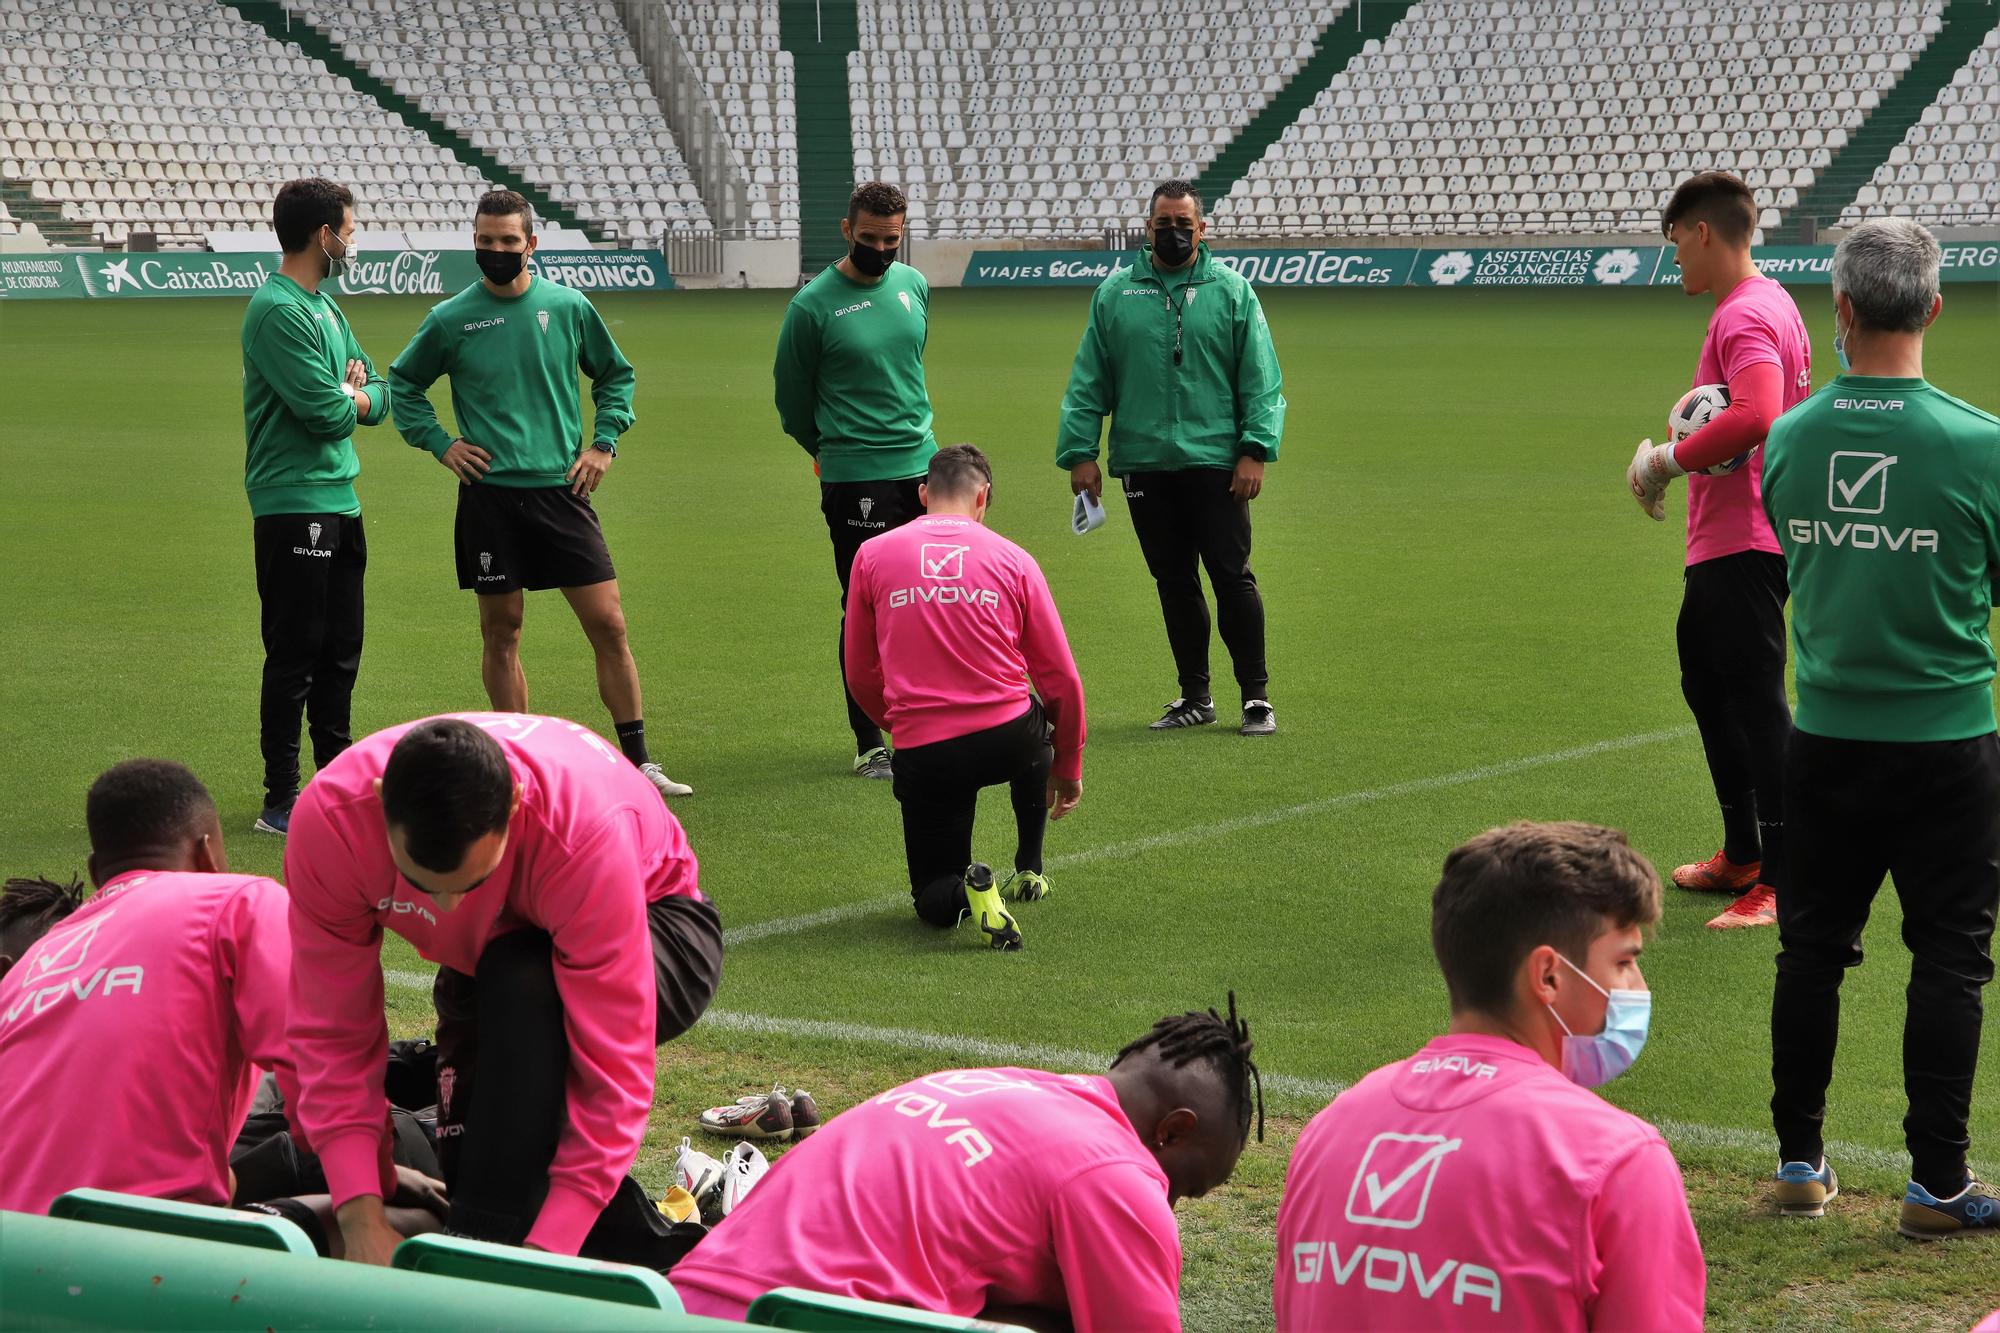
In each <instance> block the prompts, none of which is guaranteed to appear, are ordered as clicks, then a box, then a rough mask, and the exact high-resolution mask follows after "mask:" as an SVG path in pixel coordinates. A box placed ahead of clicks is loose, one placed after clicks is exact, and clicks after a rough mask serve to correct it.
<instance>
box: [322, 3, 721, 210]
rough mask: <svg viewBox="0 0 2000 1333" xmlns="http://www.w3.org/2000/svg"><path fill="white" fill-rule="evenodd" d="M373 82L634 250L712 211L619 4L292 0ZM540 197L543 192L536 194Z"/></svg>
mask: <svg viewBox="0 0 2000 1333" xmlns="http://www.w3.org/2000/svg"><path fill="white" fill-rule="evenodd" d="M285 7H286V9H287V10H289V11H290V12H291V13H292V14H293V15H295V16H297V17H298V18H299V19H301V20H303V21H304V22H306V23H309V24H311V25H312V26H313V27H314V28H316V29H318V30H319V31H320V32H322V33H324V34H325V36H326V37H327V38H329V39H330V40H331V41H332V42H334V43H335V44H336V45H338V46H339V47H341V48H342V49H343V51H344V52H345V53H346V54H347V55H348V57H349V58H351V59H353V60H354V61H355V62H356V64H358V65H359V66H360V67H361V68H362V69H364V70H366V71H367V73H368V74H369V75H370V76H372V77H373V78H376V79H379V80H381V81H382V83H384V84H385V85H387V86H388V87H389V88H390V89H392V90H393V91H394V93H396V94H397V95H399V96H401V97H405V98H408V99H409V100H410V101H411V102H413V103H415V104H416V105H417V106H419V107H421V108H422V109H423V110H424V111H425V112H427V113H429V114H430V115H432V116H435V117H436V118H437V119H438V120H439V121H441V122H443V123H444V124H445V125H447V126H449V127H450V128H451V130H453V131H454V132H456V133H457V134H459V135H462V136H463V137H464V138H465V139H466V140H467V141H469V142H470V143H471V144H473V145H475V146H476V147H477V148H479V149H480V150H482V151H484V152H486V153H490V154H491V155H492V156H493V157H494V158H495V159H496V160H498V161H499V162H500V163H502V164H503V165H505V166H506V167H507V168H508V169H509V170H511V171H514V172H517V173H519V175H520V176H522V177H523V178H525V179H526V180H528V181H530V182H532V183H533V184H534V186H535V187H536V188H537V189H538V190H540V191H542V192H544V193H546V195H547V196H548V197H549V198H551V199H553V200H554V201H556V203H558V204H559V205H561V206H562V207H563V208H564V209H567V210H568V211H569V212H571V213H573V214H574V216H575V217H576V219H577V220H578V221H579V222H580V223H581V224H582V225H583V226H584V227H585V228H586V229H589V230H594V231H597V232H600V233H601V234H602V235H603V236H604V237H605V238H606V239H612V240H617V241H620V242H622V243H624V244H627V245H632V244H650V243H654V242H657V241H658V239H659V238H660V236H661V235H662V233H664V232H665V231H666V230H667V229H668V228H670V227H675V228H687V229H691V230H705V229H707V228H708V227H709V225H710V224H709V218H708V209H707V207H706V205H704V204H703V202H702V199H701V194H700V192H699V191H698V190H697V189H696V188H695V184H694V180H693V177H692V176H691V175H690V173H689V171H688V166H687V162H686V161H685V160H684V159H683V158H682V156H681V152H680V149H679V148H678V147H677V146H676V145H675V142H674V135H673V131H672V129H671V128H669V126H668V124H667V118H666V114H665V112H664V111H662V110H661V107H660V102H659V99H658V98H657V97H655V96H654V94H653V90H652V88H651V86H650V85H649V84H648V83H647V80H646V75H645V71H644V69H643V67H642V66H641V65H640V62H639V57H638V53H637V52H636V51H635V50H634V49H633V46H632V39H631V37H630V35H629V34H628V33H627V32H626V29H625V25H624V23H623V22H622V21H621V20H620V19H619V17H618V13H617V11H616V10H615V9H614V8H613V7H612V6H611V4H610V3H609V0H587V2H584V3H578V2H577V0H565V3H562V4H556V3H553V2H552V0H339V2H338V3H335V2H334V0H286V6H285ZM531 197H532V196H531Z"/></svg>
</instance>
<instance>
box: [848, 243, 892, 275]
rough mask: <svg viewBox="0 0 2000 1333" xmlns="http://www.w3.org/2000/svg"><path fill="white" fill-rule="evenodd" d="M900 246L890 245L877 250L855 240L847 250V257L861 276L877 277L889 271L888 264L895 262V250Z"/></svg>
mask: <svg viewBox="0 0 2000 1333" xmlns="http://www.w3.org/2000/svg"><path fill="white" fill-rule="evenodd" d="M899 248H900V247H898V246H894V245H892V246H890V247H889V248H888V249H887V250H877V249H876V248H875V247H874V246H872V245H863V244H862V243H861V242H859V241H856V242H855V243H854V245H853V247H852V248H850V249H849V250H848V252H847V257H848V259H849V260H851V261H852V262H853V264H854V267H855V268H856V269H858V270H860V272H861V275H862V276H863V277H868V278H879V277H881V276H882V275H883V274H884V273H887V272H888V271H889V265H891V264H893V263H895V262H896V251H897V250H898V249H899Z"/></svg>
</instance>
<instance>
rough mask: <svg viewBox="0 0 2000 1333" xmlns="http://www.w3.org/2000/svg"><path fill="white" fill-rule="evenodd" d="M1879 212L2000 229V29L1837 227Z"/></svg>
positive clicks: (1963, 68) (1933, 222)
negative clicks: (1994, 224)
mask: <svg viewBox="0 0 2000 1333" xmlns="http://www.w3.org/2000/svg"><path fill="white" fill-rule="evenodd" d="M1882 212H1891V213H1897V214H1900V215H1902V216H1904V217H1912V218H1915V219H1917V220H1918V221H1919V222H1923V223H1926V224H1930V225H1938V224H1945V225H1955V224H1967V223H1986V224H1991V223H1996V222H2000V28H1995V29H1994V30H1993V31H1992V32H1989V33H1988V34H1987V35H1986V40H1985V41H1984V42H1983V43H1982V44H1981V45H1980V47H1979V49H1978V50H1976V51H1974V52H1973V53H1972V58H1971V59H1970V60H1969V61H1967V62H1966V63H1965V64H1964V65H1963V66H1961V67H1960V69H1959V71H1958V73H1957V75H1956V76H1954V77H1953V79H1952V81H1951V83H1950V84H1949V85H1948V86H1946V87H1945V88H1944V90H1943V91H1942V92H1940V93H1939V94H1938V98H1937V100H1936V101H1935V102H1932V103H1931V104H1930V105H1929V106H1928V107H1926V108H1925V109H1924V112H1923V115H1922V116H1921V117H1920V118H1919V119H1918V121H1917V123H1916V124H1914V125H1912V126H1911V127H1910V130H1909V133H1908V134H1906V135H1905V136H1904V137H1903V141H1902V142H1901V143H1900V144H1898V145H1896V147H1895V148H1893V149H1891V150H1890V152H1889V157H1888V160H1887V161H1885V162H1883V163H1882V165H1881V166H1879V167H1877V168H1876V169H1875V174H1874V178H1873V179H1872V180H1871V181H1870V182H1869V183H1868V184H1866V185H1864V186H1862V187H1861V190H1860V192H1859V193H1858V194H1857V195H1856V196H1855V198H1854V202H1853V203H1851V204H1849V205H1848V206H1847V208H1846V209H1845V210H1843V211H1842V213H1841V215H1840V222H1841V225H1842V226H1851V225H1853V224H1854V223H1856V222H1859V221H1860V220H1861V219H1862V218H1864V217H1867V216H1869V215H1871V214H1876V213H1882Z"/></svg>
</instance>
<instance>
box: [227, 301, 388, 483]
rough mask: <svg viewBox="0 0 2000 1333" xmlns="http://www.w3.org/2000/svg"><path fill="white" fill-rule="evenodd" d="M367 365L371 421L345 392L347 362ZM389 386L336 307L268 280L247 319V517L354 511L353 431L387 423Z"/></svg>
mask: <svg viewBox="0 0 2000 1333" xmlns="http://www.w3.org/2000/svg"><path fill="white" fill-rule="evenodd" d="M357 360H358V361H362V362H366V363H367V365H368V386H367V388H366V389H365V390H363V392H365V393H366V394H367V395H368V415H367V416H365V417H364V416H358V415H357V414H356V412H355V405H356V404H355V400H354V399H352V398H349V397H348V396H347V395H346V394H344V393H342V392H341V389H340V386H341V385H342V384H343V383H344V382H345V381H346V379H347V363H348V362H349V361H357ZM388 413H389V385H388V383H387V382H386V381H385V380H384V379H383V378H382V377H381V376H380V375H378V374H376V373H375V365H374V363H373V362H371V361H369V360H368V354H367V353H366V352H364V351H362V350H361V344H360V343H358V342H356V341H355V340H354V330H352V329H350V328H348V327H347V320H346V319H345V318H343V317H342V316H341V313H340V307H339V306H337V305H335V304H334V303H333V298H332V297H330V296H327V295H326V294H325V293H323V292H309V291H307V290H306V289H305V288H303V287H301V286H299V285H298V284H297V283H296V282H293V281H292V280H291V279H290V278H288V277H286V276H285V275H284V274H282V273H279V274H275V275H273V276H272V277H271V279H270V280H269V281H267V282H266V283H265V284H264V285H263V286H262V287H259V288H258V289H257V293H256V295H254V296H252V297H251V298H250V307H249V309H247V310H245V311H244V312H243V434H244V438H245V440H246V448H245V450H244V456H243V488H244V489H245V490H247V491H248V492H249V493H250V512H251V514H253V515H254V516H256V517H258V518H263V517H265V516H266V515H268V514H358V513H360V512H361V501H360V499H359V498H357V497H356V496H355V494H354V479H355V478H356V477H358V476H360V475H361V460H360V458H358V457H357V456H356V455H355V453H354V438H353V437H354V427H355V426H356V425H362V426H374V425H378V424H380V423H381V422H382V421H384V420H385V419H387V417H388Z"/></svg>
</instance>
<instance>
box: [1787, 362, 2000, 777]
mask: <svg viewBox="0 0 2000 1333" xmlns="http://www.w3.org/2000/svg"><path fill="white" fill-rule="evenodd" d="M1764 512H1765V513H1767V514H1769V515H1770V517H1771V527H1772V528H1773V529H1774V530H1775V531H1776V532H1777V534H1778V542H1779V544H1780V545H1781V546H1783V547H1784V548H1785V567H1786V570H1787V572H1788V574H1789V577H1790V580H1791V587H1792V644H1793V647H1794V648H1795V650H1796V651H1797V655H1798V687H1799V711H1798V717H1797V722H1798V727H1799V730H1800V731H1803V732H1808V733H1810V734H1811V735H1814V736H1829V737H1833V738H1835V739H1839V740H1856V741H1955V740H1967V739H1970V738H1972V737H1974V736H1984V735H1985V734H1986V733H1987V732H1989V731H1992V730H1993V644H1992V642H1991V641H1990V639H1989V638H1988V630H1987V626H1988V624H1989V622H1990V621H1991V619H1992V615H1993V601H1994V596H1993V594H1994V583H1995V580H1996V579H2000V419H1996V418H1995V417H1993V416H1991V415H1989V414H1987V413H1985V412H1982V411H1980V410H1979V409H1978V408H1976V407H1973V406H1971V405H1970V404H1968V403H1962V402H1960V401H1959V400H1958V399H1956V398H1953V397H1952V396H1951V395H1950V394H1948V393H1944V392H1942V391H1940V390H1938V389H1935V388H1932V387H1931V386H1930V385H1929V384H1926V383H1925V382H1924V381H1923V380H1920V379H1881V378H1875V377H1869V376H1862V375H1842V376H1840V377H1839V378H1838V379H1836V380H1834V381H1833V383H1831V384H1829V385H1827V386H1826V387H1825V388H1823V389H1821V390H1820V391H1819V392H1818V393H1816V394H1814V395H1813V396H1812V397H1810V398H1808V399H1806V400H1805V401H1804V402H1803V403H1800V404H1799V405H1798V406H1797V407H1794V408H1793V409H1792V410H1791V411H1789V412H1787V413H1785V414H1784V415H1783V416H1781V417H1779V418H1778V420H1777V422H1776V424H1774V425H1773V426H1772V427H1771V434H1770V436H1769V438H1767V439H1766V440H1765V441H1764Z"/></svg>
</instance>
